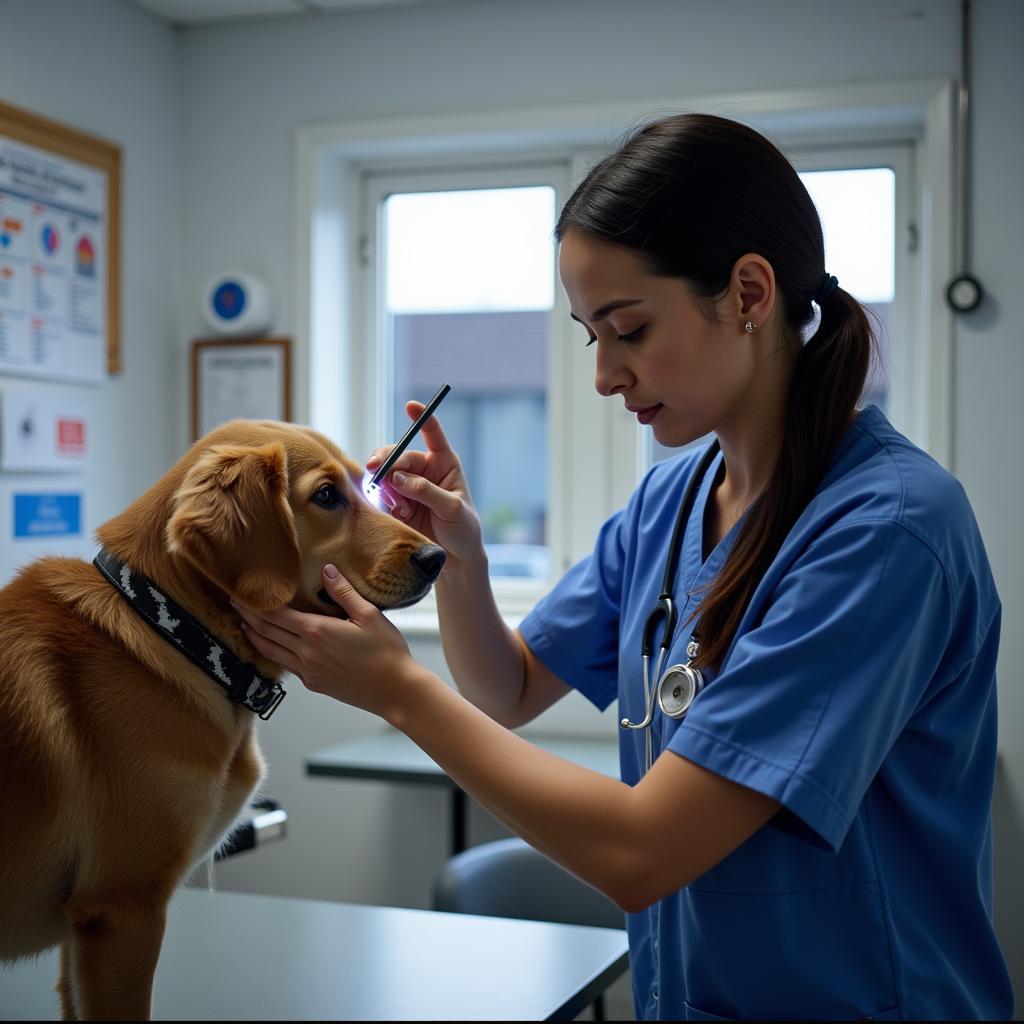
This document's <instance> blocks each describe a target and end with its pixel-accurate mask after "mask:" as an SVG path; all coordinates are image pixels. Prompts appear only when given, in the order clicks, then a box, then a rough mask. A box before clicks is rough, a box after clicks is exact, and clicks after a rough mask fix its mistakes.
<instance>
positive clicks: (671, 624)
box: [619, 440, 719, 771]
mask: <svg viewBox="0 0 1024 1024" xmlns="http://www.w3.org/2000/svg"><path fill="white" fill-rule="evenodd" d="M718 450H719V445H718V441H717V440H716V441H714V442H713V443H712V444H711V445H709V446H708V449H707V451H706V452H704V454H703V456H702V457H701V460H700V464H699V465H698V466H697V470H696V472H695V473H694V474H693V476H692V477H691V479H690V483H689V485H688V486H687V488H686V493H685V494H684V495H683V501H682V504H681V505H680V506H679V514H678V515H677V516H676V524H675V526H674V527H673V529H672V540H671V542H670V543H669V549H668V557H667V558H666V560H665V573H664V575H663V576H662V580H661V594H660V595H659V596H658V603H657V604H656V605H655V606H654V607H653V608H652V609H651V611H650V614H649V615H648V616H647V620H646V621H645V622H644V631H643V639H642V646H641V654H642V655H643V663H644V707H645V709H646V713H645V714H644V718H643V721H640V722H631V721H630V720H629V719H628V718H623V719H622V721H621V722H620V723H619V724H620V725H621V726H622V728H623V729H645V730H646V733H645V735H644V769H645V771H650V768H651V764H652V760H653V752H652V745H651V723H652V722H653V721H654V709H655V707H656V706H657V707H658V708H660V709H661V713H662V714H663V715H665V716H666V717H667V718H673V719H677V720H678V719H682V718H684V717H685V715H686V712H687V711H689V710H690V705H691V704H692V703H693V701H694V699H695V698H696V696H697V694H699V693H700V691H701V690H702V689H703V688H704V676H703V674H702V673H701V671H700V669H698V668H694V667H693V665H692V662H693V659H694V658H696V657H697V654H698V652H699V650H700V632H699V625H698V627H697V628H695V629H694V631H693V633H692V635H691V636H690V640H689V642H688V643H687V645H686V658H687V661H686V664H685V665H682V664H680V665H671V666H669V668H667V669H666V670H665V671H664V672H662V668H663V667H664V664H665V660H666V659H667V657H668V651H669V648H670V647H671V646H672V636H673V634H674V633H675V630H676V624H677V622H678V621H679V611H678V609H677V608H676V605H675V602H674V601H673V600H672V592H673V590H674V589H675V582H676V570H677V569H678V567H679V554H680V551H681V549H682V543H683V535H684V534H685V532H686V524H687V523H688V522H689V519H690V513H691V512H692V511H693V504H694V502H695V501H696V500H697V491H698V489H699V488H700V485H701V482H702V481H703V479H704V477H705V475H706V474H707V471H708V469H709V467H710V466H711V463H712V462H713V461H714V459H715V456H716V455H717V454H718ZM659 623H660V624H661V643H660V645H659V647H660V649H659V651H658V660H657V664H656V665H655V669H654V678H655V679H656V680H657V681H658V682H657V685H656V686H655V687H654V689H653V690H652V689H651V681H650V680H651V677H650V665H651V654H652V652H653V649H654V634H655V632H656V631H657V629H658V625H659Z"/></svg>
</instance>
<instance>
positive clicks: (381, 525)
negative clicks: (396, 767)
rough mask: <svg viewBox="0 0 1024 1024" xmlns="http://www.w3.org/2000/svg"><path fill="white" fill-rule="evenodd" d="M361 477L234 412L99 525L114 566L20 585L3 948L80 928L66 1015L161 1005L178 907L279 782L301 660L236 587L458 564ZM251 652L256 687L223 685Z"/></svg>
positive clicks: (1, 687)
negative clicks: (285, 676) (240, 822)
mask: <svg viewBox="0 0 1024 1024" xmlns="http://www.w3.org/2000/svg"><path fill="white" fill-rule="evenodd" d="M361 478H362V469H361V467H360V466H359V465H357V464H356V463H355V462H354V461H353V460H351V459H350V458H348V457H347V456H346V455H345V454H344V453H343V452H341V451H340V450H339V449H338V447H337V446H336V445H334V444H333V443H332V442H331V441H330V440H328V439H327V438H326V437H324V436H322V435H321V434H319V433H317V432H315V431H313V430H310V429H308V428H305V427H301V426H296V425H293V424H288V423H278V422H275V421H270V420H234V421H232V422H230V423H226V424H224V425H222V426H220V427H217V428H215V429H214V430H212V431H211V432H210V433H209V434H207V435H206V436H205V437H203V438H201V439H200V440H199V441H197V442H196V443H195V444H194V445H193V446H192V447H191V448H190V449H189V450H188V451H187V452H186V454H185V455H184V456H182V458H181V459H180V460H179V461H178V463H177V464H176V465H175V466H174V467H173V468H172V469H171V470H170V471H169V472H168V473H167V474H166V475H165V476H163V477H162V478H161V479H160V480H159V481H157V483H156V484H154V485H153V487H151V488H150V489H149V490H148V491H147V492H146V493H145V494H143V495H142V497H140V498H139V499H138V500H137V501H136V502H135V503H134V504H132V505H131V506H130V507H129V508H128V509H126V510H125V511H124V512H122V513H121V514H120V515H118V516H115V517H114V518H113V519H111V520H109V521H108V522H106V523H104V524H103V525H102V526H101V527H100V528H99V530H98V531H97V536H98V539H99V541H100V543H101V544H102V545H103V547H102V549H101V552H100V555H101V556H102V558H101V557H99V556H98V558H97V561H96V563H94V564H90V563H89V562H86V561H83V560H79V559H72V558H62V557H49V558H40V559H37V560H35V561H34V562H32V563H30V564H29V565H28V566H26V567H25V568H24V569H22V570H21V571H20V573H18V575H17V576H16V577H15V578H14V579H13V580H12V581H11V582H10V583H9V584H8V585H7V586H6V587H4V588H3V589H2V590H0V652H2V659H0V780H2V786H0V960H15V959H18V958H21V957H25V956H30V955H33V954H36V953H39V952H41V951H43V950H46V949H49V948H51V947H53V946H58V945H59V946H60V978H59V981H58V982H57V985H56V991H57V993H58V996H59V999H60V1005H61V1010H62V1013H63V1016H64V1019H75V1018H76V1017H77V1018H80V1019H120V1020H143V1019H148V1018H149V1016H150V1013H151V1001H152V986H153V975H154V971H155V969H156V964H157V959H158V957H159V953H160V946H161V942H162V939H163V933H164V923H165V915H166V907H167V903H168V901H169V899H170V898H171V896H172V894H173V893H174V891H175V889H176V888H177V887H178V886H179V885H180V884H181V883H182V882H183V881H184V880H185V879H186V878H187V877H188V875H189V873H190V872H191V871H192V869H193V868H194V867H195V866H196V865H197V864H199V863H201V862H202V861H203V860H204V859H206V858H208V857H210V856H211V855H212V853H213V852H214V851H215V850H216V849H217V848H218V846H219V845H220V844H221V843H222V842H223V840H224V838H225V837H226V836H227V835H228V834H229V833H230V830H231V828H232V826H233V825H234V824H235V822H236V821H237V819H238V817H239V814H240V812H241V811H242V810H243V809H244V808H245V807H246V806H247V804H248V802H249V800H250V798H251V796H252V795H253V793H254V792H255V791H256V790H257V788H258V787H259V785H260V782H261V780H262V778H263V775H264V770H265V767H264V762H263V759H262V757H261V755H260V752H259V749H258V746H257V741H256V734H255V730H254V721H255V718H256V715H257V713H260V714H261V717H266V716H267V715H268V714H269V711H271V710H273V708H272V707H271V705H273V706H276V703H277V702H278V701H279V700H280V697H281V692H282V691H280V686H279V684H278V683H276V682H275V680H276V679H277V677H278V676H279V675H280V674H281V667H280V666H279V665H275V664H274V663H272V662H270V661H268V660H267V659H265V658H263V657H261V656H260V655H259V654H258V653H257V652H256V651H255V650H254V649H253V648H252V647H251V646H250V645H249V644H248V642H247V641H246V639H245V637H244V635H243V633H242V631H241V628H240V622H239V618H238V616H237V614H236V613H235V612H234V610H233V609H232V607H231V603H230V602H231V600H232V599H234V600H237V601H238V602H240V603H242V604H245V605H248V606H250V607H253V608H256V609H271V608H277V607H280V606H282V605H286V604H287V605H290V606H291V607H292V608H296V609H299V610H301V611H308V612H317V613H320V614H325V615H342V616H343V615H344V613H343V612H342V611H341V609H340V608H338V607H337V606H336V605H334V604H333V602H331V601H330V599H329V598H328V597H327V594H326V591H324V590H322V589H321V583H320V572H321V569H322V567H323V566H324V565H325V564H326V563H328V562H333V563H334V564H335V565H337V566H338V568H339V569H340V570H341V571H342V572H343V573H344V575H345V576H346V577H347V578H348V579H349V580H350V581H351V583H352V585H353V586H354V587H355V589H356V590H357V591H358V592H359V593H360V594H361V595H362V596H363V597H364V598H366V599H367V600H369V601H370V602H372V603H373V604H375V605H377V607H379V608H381V609H387V608H398V607H404V606H407V605H410V604H413V603H415V602H416V601H418V600H420V599H421V598H422V597H423V596H424V595H425V594H426V593H427V592H428V591H429V589H430V587H431V585H432V583H433V582H434V580H435V579H436V577H437V576H438V574H439V573H440V571H441V568H442V566H443V563H444V551H443V549H441V548H440V547H438V546H437V545H434V544H432V543H431V542H430V541H429V540H428V539H427V538H426V537H424V536H423V535H422V534H420V533H417V532H416V531H415V530H413V529H411V528H410V527H409V526H407V525H405V524H404V523H402V522H400V521H399V520H396V519H394V518H393V517H391V516H390V515H387V514H385V513H383V512H381V511H379V510H377V509H376V508H374V507H372V506H371V505H370V504H369V503H368V502H367V500H366V499H365V498H364V497H363V494H362V490H361V487H360V481H361ZM140 594H141V595H142V598H145V600H146V601H148V602H149V603H148V605H145V604H143V605H142V606H138V605H136V604H135V603H134V602H135V601H141V600H142V598H140V597H139V595H140ZM183 621H184V622H185V623H186V624H187V625H189V628H192V629H194V630H198V631H199V634H201V635H204V636H206V638H207V640H208V641H209V651H208V654H209V657H208V659H207V660H208V661H209V662H210V665H208V666H206V667H205V668H204V667H201V666H200V664H199V663H198V662H194V661H193V660H190V658H189V657H188V656H186V654H185V653H183V650H184V647H182V648H181V649H179V637H180V636H181V635H183V631H184V630H185V626H183V625H181V623H182V622H183ZM204 631H205V633H204ZM201 660H202V659H200V661H201ZM235 662H237V665H238V666H241V669H240V670H239V671H241V672H243V673H247V675H245V677H244V679H243V682H242V686H241V687H239V686H238V685H237V684H236V683H232V684H230V686H229V685H228V684H227V683H226V682H225V685H221V683H220V676H221V675H223V674H224V671H225V666H227V665H228V664H229V663H232V664H233V663H235ZM211 672H212V673H213V675H214V676H217V678H214V677H213V676H211ZM218 673H219V674H218ZM250 679H252V680H254V682H253V684H252V685H249V680H250ZM254 692H255V696H254ZM268 695H269V696H268Z"/></svg>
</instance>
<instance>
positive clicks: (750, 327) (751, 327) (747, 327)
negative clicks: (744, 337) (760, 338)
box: [743, 320, 757, 334]
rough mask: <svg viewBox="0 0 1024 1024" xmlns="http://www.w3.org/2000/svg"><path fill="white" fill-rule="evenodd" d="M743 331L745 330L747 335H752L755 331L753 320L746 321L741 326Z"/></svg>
mask: <svg viewBox="0 0 1024 1024" xmlns="http://www.w3.org/2000/svg"><path fill="white" fill-rule="evenodd" d="M743 330H745V331H746V332H747V334H753V333H754V331H756V330H757V324H755V323H754V321H753V320H748V321H747V322H746V323H745V324H744V325H743Z"/></svg>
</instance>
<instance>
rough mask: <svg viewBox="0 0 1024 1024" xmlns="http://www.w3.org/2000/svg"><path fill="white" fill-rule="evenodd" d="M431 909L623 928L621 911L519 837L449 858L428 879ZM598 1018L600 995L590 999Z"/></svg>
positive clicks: (602, 1016) (601, 1007) (601, 1011)
mask: <svg viewBox="0 0 1024 1024" xmlns="http://www.w3.org/2000/svg"><path fill="white" fill-rule="evenodd" d="M432 906H433V908H434V910H444V911H448V912H450V913H454V914H481V915H483V916H486V917H514V918H518V919H520V920H529V921H553V922H555V923H557V924H577V925H589V926H591V927H594V928H624V927H625V925H626V920H625V915H624V914H623V912H622V911H621V910H620V909H619V908H618V907H617V906H616V905H615V904H614V903H613V902H612V901H611V900H610V899H608V897H607V896H605V895H604V894H603V893H600V892H598V891H597V890H596V889H594V888H592V887H591V886H589V885H587V884H586V882H582V881H580V879H578V878H577V877H576V876H575V875H573V874H571V873H570V872H568V871H566V870H565V868H563V867H561V866H560V865H558V864H556V863H555V862H554V861H552V860H549V859H548V858H547V857H545V856H544V854H542V853H539V852H538V851H537V850H535V849H534V848H533V847H532V846H530V845H529V844H527V843H525V842H523V840H522V839H518V838H515V837H513V838H510V839H497V840H495V841H494V842H490V843H481V844H480V845H479V846H471V847H470V848H469V849H468V850H463V851H462V852H461V853H457V854H455V856H454V857H452V858H450V859H449V860H448V861H447V862H446V863H445V865H444V866H443V867H442V868H441V870H440V871H439V872H438V874H437V876H436V878H435V879H434V885H433V893H432ZM593 1005H594V1020H604V1019H605V1014H604V997H603V996H599V997H598V998H597V999H596V1000H595V1001H594V1004H593Z"/></svg>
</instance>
